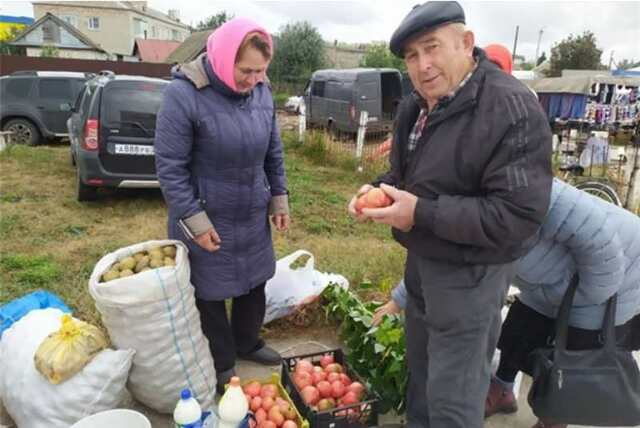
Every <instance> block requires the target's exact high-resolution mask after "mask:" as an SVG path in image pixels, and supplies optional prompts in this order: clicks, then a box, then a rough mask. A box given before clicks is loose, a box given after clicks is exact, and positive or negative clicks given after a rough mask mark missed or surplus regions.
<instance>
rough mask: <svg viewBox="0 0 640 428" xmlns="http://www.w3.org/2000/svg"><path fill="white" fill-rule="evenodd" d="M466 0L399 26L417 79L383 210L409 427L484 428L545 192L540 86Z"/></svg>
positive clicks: (398, 135)
mask: <svg viewBox="0 0 640 428" xmlns="http://www.w3.org/2000/svg"><path fill="white" fill-rule="evenodd" d="M474 43H475V40H474V34H473V33H472V32H471V31H469V30H468V29H467V28H466V27H465V16H464V11H463V10H462V8H461V7H460V5H459V4H458V3H457V2H454V1H447V2H444V1H443V2H436V1H433V2H427V3H425V4H423V5H420V6H417V7H415V8H414V9H413V10H412V11H411V12H409V14H408V15H407V16H406V18H405V19H404V20H403V21H402V23H401V24H400V26H399V27H398V29H397V30H396V31H395V33H394V34H393V36H392V38H391V43H390V48H391V51H392V52H393V53H394V54H395V55H397V56H399V57H402V58H404V60H405V63H406V65H407V69H408V72H409V76H410V77H411V81H412V83H413V86H414V88H415V93H414V94H413V96H409V97H406V98H405V99H404V100H403V101H402V103H401V105H400V107H399V111H398V116H397V119H396V120H397V121H396V129H395V133H394V137H393V141H394V143H393V146H392V151H391V155H390V163H391V167H390V170H389V171H388V173H386V174H385V175H383V176H381V177H380V178H379V179H378V180H377V181H376V182H374V183H372V184H367V185H364V186H362V188H361V189H360V190H359V192H358V195H360V194H362V193H364V192H366V191H368V190H369V189H370V188H371V187H372V186H378V185H379V186H380V187H381V188H382V189H383V190H384V191H385V193H387V194H388V195H389V196H390V197H391V198H392V199H393V201H394V202H393V204H392V205H391V206H389V207H387V208H378V209H364V210H362V214H358V213H356V211H355V198H356V197H354V199H352V201H351V203H350V204H349V211H350V213H351V214H352V215H354V216H356V217H358V218H360V219H373V220H374V221H376V222H380V223H385V224H388V225H390V226H392V227H393V236H394V237H395V239H396V240H397V241H398V242H399V243H400V244H402V245H403V246H404V247H405V248H407V250H408V254H407V262H406V267H405V282H406V287H407V294H408V297H409V298H408V303H407V311H406V335H407V337H406V343H407V359H408V367H409V385H408V391H407V423H408V426H409V427H430V428H480V427H482V426H483V417H484V401H485V397H486V395H487V391H488V388H489V378H490V364H491V357H492V355H493V352H494V349H495V346H496V342H497V338H498V334H499V330H500V322H501V318H500V310H501V308H502V304H503V301H504V298H505V295H506V292H507V288H508V285H509V283H510V281H511V280H512V278H513V276H514V261H515V260H516V259H517V258H518V257H520V256H521V255H523V254H525V253H526V251H527V250H528V249H529V248H530V247H531V246H532V245H533V243H534V241H535V239H536V238H535V235H536V231H537V230H538V228H539V226H540V225H541V223H542V221H543V219H544V216H545V214H546V212H547V208H548V205H549V198H550V190H551V181H552V172H551V131H550V129H549V125H548V124H547V120H546V117H545V114H544V112H543V111H542V109H541V107H540V105H539V104H538V101H537V100H536V98H535V96H534V95H533V94H532V93H531V91H530V90H529V89H528V88H527V87H526V86H524V85H523V84H521V83H520V82H518V81H517V80H516V79H515V78H513V77H512V76H510V75H508V74H506V73H504V72H503V71H501V70H500V69H499V68H498V67H497V66H496V65H495V64H493V63H491V62H490V61H488V60H487V58H486V57H485V54H484V52H483V51H482V50H480V49H478V48H476V47H475V46H474Z"/></svg>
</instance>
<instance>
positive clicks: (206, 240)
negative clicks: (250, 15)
mask: <svg viewBox="0 0 640 428" xmlns="http://www.w3.org/2000/svg"><path fill="white" fill-rule="evenodd" d="M272 53H273V52H272V42H271V37H270V36H269V34H268V33H267V32H266V30H264V29H263V28H262V27H260V26H259V25H257V24H256V23H254V22H252V21H250V20H248V19H244V18H235V19H232V20H230V21H228V22H227V23H225V24H224V25H222V26H221V27H219V28H218V29H217V30H216V31H215V32H213V33H212V34H211V36H209V39H208V42H207V52H206V53H205V54H202V55H201V56H199V57H198V58H197V59H196V60H195V61H193V62H191V63H187V64H183V65H181V66H178V67H175V69H174V80H173V81H172V82H171V84H170V85H169V86H168V88H167V89H166V92H165V94H164V100H163V104H162V107H161V109H160V112H159V113H158V121H157V127H156V139H155V154H156V166H157V171H158V179H159V181H160V185H161V188H162V192H163V195H164V197H165V200H166V202H167V206H168V209H169V222H168V229H169V237H170V238H172V239H179V240H182V241H184V242H185V243H186V245H187V247H188V248H189V261H190V266H191V282H192V283H193V285H194V286H195V288H196V305H197V307H198V310H199V311H200V318H201V321H202V329H203V331H204V334H205V335H206V336H207V338H208V339H209V346H210V349H211V353H212V355H213V359H214V364H215V368H216V373H217V378H218V385H217V387H218V388H217V389H218V392H219V393H222V392H223V391H224V385H225V384H226V383H227V382H228V380H229V379H230V378H231V377H232V376H233V375H234V374H235V370H234V366H235V362H236V357H239V358H243V359H248V360H252V361H256V362H259V363H262V364H269V365H275V364H278V363H279V362H280V355H279V354H278V353H277V352H276V351H275V350H273V349H271V348H269V347H268V346H266V345H265V343H264V342H263V341H262V340H261V339H260V337H259V333H260V328H261V326H262V322H263V319H264V315H265V292H264V290H265V284H266V281H267V280H268V279H269V278H271V277H272V276H273V275H274V272H275V255H274V249H273V243H272V239H271V228H270V226H269V216H271V220H272V222H273V224H274V225H275V227H276V229H278V230H280V231H284V230H286V229H287V228H288V226H289V222H290V218H289V209H288V202H287V189H286V185H287V183H286V176H285V170H284V159H283V150H282V143H281V141H280V133H279V130H278V126H277V123H276V116H275V108H274V103H273V97H272V94H271V89H270V88H269V86H268V85H267V84H266V83H265V82H264V81H265V79H266V70H267V67H268V65H269V62H270V60H271V57H272ZM230 298H232V299H233V306H232V313H231V320H229V319H228V317H227V312H226V308H225V299H230Z"/></svg>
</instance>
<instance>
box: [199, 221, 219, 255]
mask: <svg viewBox="0 0 640 428" xmlns="http://www.w3.org/2000/svg"><path fill="white" fill-rule="evenodd" d="M193 240H194V241H196V244H198V245H200V246H201V247H202V248H203V249H205V250H206V251H209V252H211V253H213V252H216V251H218V250H219V249H220V244H222V241H221V240H220V237H219V236H218V233H217V232H216V231H215V229H214V228H213V227H212V228H211V229H209V230H207V231H206V232H205V233H203V234H202V235H198V236H196V237H195V238H193Z"/></svg>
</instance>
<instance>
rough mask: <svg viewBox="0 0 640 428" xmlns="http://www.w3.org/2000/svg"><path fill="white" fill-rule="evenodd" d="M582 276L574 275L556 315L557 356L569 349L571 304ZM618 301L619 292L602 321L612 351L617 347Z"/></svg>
mask: <svg viewBox="0 0 640 428" xmlns="http://www.w3.org/2000/svg"><path fill="white" fill-rule="evenodd" d="M579 282H580V277H579V276H578V274H575V275H573V277H572V278H571V281H570V282H569V286H568V287H567V290H566V291H565V293H564V296H563V297H562V303H560V309H559V311H558V316H557V317H556V340H555V342H556V343H555V351H556V356H557V355H559V354H558V352H561V351H565V350H566V349H567V336H568V334H569V315H570V314H571V306H572V305H573V298H574V296H575V294H576V290H577V289H578V283H579ZM617 301H618V294H617V293H616V294H614V295H613V296H611V297H610V298H609V300H608V301H607V308H606V310H605V314H604V320H603V322H602V334H603V335H604V347H605V348H606V349H608V350H610V351H614V350H615V347H616V330H615V320H616V306H617Z"/></svg>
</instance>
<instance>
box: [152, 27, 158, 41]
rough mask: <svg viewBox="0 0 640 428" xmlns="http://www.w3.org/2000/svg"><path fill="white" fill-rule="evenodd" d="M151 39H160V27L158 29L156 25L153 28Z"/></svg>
mask: <svg viewBox="0 0 640 428" xmlns="http://www.w3.org/2000/svg"><path fill="white" fill-rule="evenodd" d="M151 38H152V39H157V38H158V27H156V26H155V25H152V26H151Z"/></svg>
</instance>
